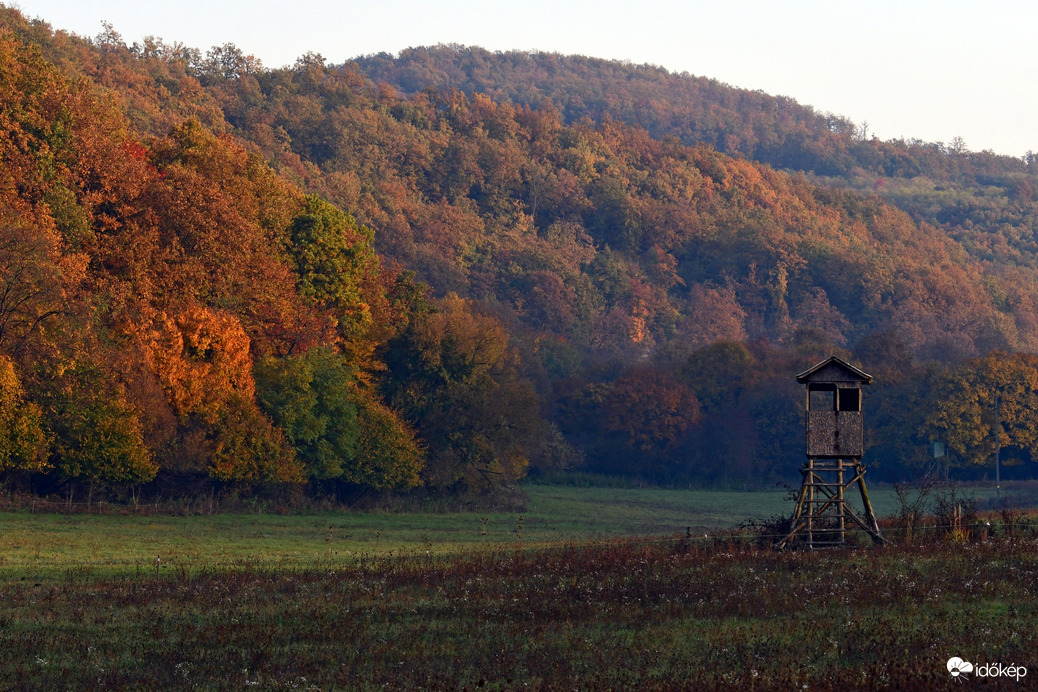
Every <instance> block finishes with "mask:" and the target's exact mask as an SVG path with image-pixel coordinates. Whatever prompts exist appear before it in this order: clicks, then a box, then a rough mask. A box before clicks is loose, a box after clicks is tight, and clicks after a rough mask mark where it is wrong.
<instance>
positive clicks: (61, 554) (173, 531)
mask: <svg viewBox="0 0 1038 692" xmlns="http://www.w3.org/2000/svg"><path fill="white" fill-rule="evenodd" d="M525 491H526V493H527V495H528V496H529V502H528V506H527V509H526V510H525V511H523V512H522V513H520V512H509V513H491V512H457V513H389V512H340V513H327V514H316V515H313V514H311V515H273V514H215V515H204V516H186V517H181V516H162V515H158V516H119V515H110V514H102V515H97V514H70V515H61V514H30V513H28V512H17V513H5V514H0V527H2V529H0V580H2V579H5V578H6V579H11V578H22V577H25V578H31V579H34V580H38V579H44V578H53V577H60V576H62V575H64V574H65V573H67V572H70V571H72V572H74V573H75V574H77V575H81V576H82V575H88V574H94V575H98V576H108V575H115V574H128V573H131V574H139V573H141V572H147V573H154V572H155V570H156V566H157V567H158V571H159V573H160V574H161V573H162V572H163V571H167V572H168V571H184V570H188V571H198V570H202V569H210V570H211V569H217V570H218V569H221V568H230V567H242V566H248V567H255V568H265V569H301V568H309V567H314V566H317V565H321V566H326V565H330V566H335V565H339V564H347V563H349V562H351V561H356V560H360V559H362V558H371V557H387V556H390V555H396V556H401V555H403V556H407V555H420V556H424V555H426V553H428V554H430V555H437V554H444V553H450V552H453V551H455V550H457V549H458V548H483V547H487V548H497V547H501V546H513V545H519V544H520V543H521V544H522V545H524V546H526V547H532V546H539V545H546V544H554V543H566V542H584V541H588V540H596V539H605V538H617V537H624V536H674V535H685V533H686V532H687V531H689V530H690V529H691V533H692V534H693V535H694V536H697V537H702V536H703V535H705V534H713V533H715V532H717V531H718V530H724V529H731V528H732V527H735V526H738V525H739V524H740V523H741V522H744V521H746V520H749V519H762V518H768V517H772V516H775V515H786V514H789V513H790V512H791V511H792V505H791V503H790V502H789V501H787V500H786V494H785V493H783V492H780V491H761V492H724V491H708V490H662V489H628V488H574V487H559V486H542V485H529V486H527V487H526V488H525ZM974 492H975V493H976V494H977V496H978V497H981V498H983V497H985V496H986V494H987V493H989V492H990V491H988V490H977V491H974ZM871 499H872V502H873V504H874V506H875V509H876V512H877V514H878V515H880V516H885V515H889V514H893V513H895V511H896V509H897V505H896V503H895V501H894V497H893V494H892V493H891V491H889V490H882V489H879V490H874V491H873V492H872V493H871ZM520 517H522V530H521V533H520ZM484 519H486V523H485V524H484ZM157 558H158V561H157V560H156V559H157Z"/></svg>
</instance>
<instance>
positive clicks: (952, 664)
mask: <svg viewBox="0 0 1038 692" xmlns="http://www.w3.org/2000/svg"><path fill="white" fill-rule="evenodd" d="M948 672H949V673H951V674H952V677H953V678H957V677H959V676H960V675H963V676H965V675H966V674H968V673H972V672H973V664H972V663H970V662H969V661H963V660H962V659H961V658H959V657H958V656H952V657H951V658H949V659H948Z"/></svg>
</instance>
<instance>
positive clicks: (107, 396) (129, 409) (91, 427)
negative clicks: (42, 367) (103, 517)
mask: <svg viewBox="0 0 1038 692" xmlns="http://www.w3.org/2000/svg"><path fill="white" fill-rule="evenodd" d="M43 399H44V407H43V408H44V412H45V420H46V425H47V427H48V429H49V432H50V433H51V435H52V436H53V444H52V446H51V453H52V458H53V464H54V466H55V467H56V468H57V470H58V472H59V473H60V474H61V475H62V476H63V477H65V478H69V479H72V478H81V479H85V480H89V481H98V482H102V483H136V482H141V481H144V482H146V481H150V480H151V479H153V478H154V477H155V473H156V472H157V471H158V465H157V464H156V463H155V460H154V458H153V457H152V454H151V452H150V451H149V450H148V448H147V447H146V446H145V444H144V435H143V431H142V426H141V423H140V420H139V418H138V416H137V411H136V410H135V409H134V408H133V406H131V405H130V404H129V403H127V401H126V399H125V397H124V396H123V392H122V391H121V389H120V388H119V387H118V386H117V385H115V384H114V382H113V381H112V380H111V378H110V377H109V375H108V373H105V372H104V371H103V370H102V369H101V368H99V367H97V366H95V365H92V364H90V363H88V362H83V363H79V364H77V365H76V366H75V367H73V368H72V369H70V370H68V371H66V372H65V373H64V374H63V375H62V376H61V377H60V378H58V379H57V380H56V381H54V382H52V383H51V385H50V386H49V387H48V391H47V392H46V393H45V394H44V396H43Z"/></svg>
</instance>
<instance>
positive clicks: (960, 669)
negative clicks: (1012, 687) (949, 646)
mask: <svg viewBox="0 0 1038 692" xmlns="http://www.w3.org/2000/svg"><path fill="white" fill-rule="evenodd" d="M948 672H949V673H951V676H952V677H953V678H955V679H956V680H964V679H967V678H968V677H969V674H970V673H973V675H975V676H976V677H978V678H1001V677H1005V678H1016V681H1017V682H1020V679H1021V678H1023V677H1025V676H1026V675H1027V668H1025V667H1024V666H1018V665H1009V666H1004V665H1002V664H1001V663H978V664H977V665H973V664H972V663H970V662H969V661H964V660H962V659H961V658H959V657H958V656H952V657H951V658H949V659H948Z"/></svg>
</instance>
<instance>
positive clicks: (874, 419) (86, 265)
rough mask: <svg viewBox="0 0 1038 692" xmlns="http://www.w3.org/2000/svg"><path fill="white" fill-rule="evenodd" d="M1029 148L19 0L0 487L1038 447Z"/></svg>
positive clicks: (911, 461) (728, 473)
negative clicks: (849, 410) (280, 45)
mask: <svg viewBox="0 0 1038 692" xmlns="http://www.w3.org/2000/svg"><path fill="white" fill-rule="evenodd" d="M1036 353H1038V159H1035V158H1034V157H1032V156H1031V155H1030V154H1028V155H1027V156H1025V157H1023V158H1013V157H1008V156H1000V155H996V154H994V153H992V152H972V151H970V150H969V149H968V148H966V147H965V145H964V143H962V142H953V143H950V144H945V143H928V142H921V141H916V140H898V141H886V142H883V141H879V140H878V139H875V138H870V136H869V135H868V133H867V131H866V130H865V129H864V128H862V127H861V126H857V125H855V124H854V123H851V122H849V121H848V120H846V119H845V118H841V117H839V116H835V115H832V114H828V113H820V112H817V111H815V110H814V109H812V108H811V107H808V106H803V105H800V104H797V103H796V102H795V101H792V100H791V99H788V98H783V97H773V96H769V95H766V94H763V93H760V92H749V91H744V90H740V89H737V88H734V87H731V86H728V85H725V84H721V83H718V82H716V81H713V80H709V79H706V78H702V77H695V76H692V75H687V74H673V73H669V72H667V71H666V70H663V69H662V68H657V67H653V66H645V65H641V66H638V65H629V64H622V63H616V62H610V61H603V60H595V59H591V58H585V57H578V56H561V55H555V54H541V53H518V52H517V53H491V52H487V51H483V50H481V49H478V48H467V47H461V46H437V47H430V48H416V49H412V50H409V51H405V52H403V53H402V54H400V55H399V56H390V55H387V54H380V55H372V56H359V57H358V58H357V59H356V60H355V61H353V62H350V63H347V64H340V65H336V64H331V63H329V62H328V61H326V60H325V58H323V57H322V56H320V55H315V54H307V55H304V56H301V57H300V58H299V59H298V60H297V61H296V63H295V64H294V65H293V66H291V67H285V68H278V69H268V68H266V67H264V66H263V65H262V64H260V62H259V61H258V60H256V59H255V58H253V57H251V56H249V55H245V54H243V53H242V52H241V51H240V50H238V49H237V48H236V47H235V46H233V45H231V44H227V45H224V46H218V47H214V48H212V49H210V50H207V51H206V50H200V49H197V48H192V47H186V46H183V45H179V44H176V45H168V44H166V43H163V42H162V41H160V40H158V39H154V38H151V37H148V38H143V39H138V40H136V41H134V40H129V39H124V38H123V37H122V36H121V35H119V34H118V32H117V31H116V30H115V28H112V27H107V28H106V29H105V31H103V32H102V33H101V34H99V35H98V36H96V37H93V38H90V39H86V38H81V37H76V36H71V35H68V34H65V33H63V32H56V31H54V30H53V29H52V28H51V27H50V26H49V25H47V24H46V23H44V22H42V21H39V20H33V21H30V20H28V19H27V18H26V17H24V16H23V15H22V14H21V13H20V12H19V11H17V10H15V9H11V8H8V7H4V6H0V474H2V480H3V481H4V482H5V483H6V484H8V485H9V486H10V487H16V488H19V489H21V490H25V491H27V492H37V493H43V494H66V493H68V492H70V491H72V490H75V491H76V492H82V489H84V488H87V487H89V488H90V492H91V493H108V494H109V495H110V496H112V497H124V496H125V494H126V493H128V492H133V493H137V492H144V493H151V494H165V495H167V496H168V495H171V494H173V495H175V494H181V495H198V494H209V493H213V492H231V491H233V492H235V493H238V494H249V493H275V492H276V493H281V494H282V495H283V496H286V493H287V496H291V495H292V494H293V493H295V494H296V495H308V496H319V497H334V498H337V499H338V500H340V501H346V502H350V501H353V500H354V499H355V498H358V497H360V496H362V495H365V494H370V493H387V492H404V491H406V492H409V493H411V494H413V495H415V496H418V497H433V496H440V495H451V496H465V497H472V498H475V497H480V496H484V495H492V494H493V493H494V492H497V491H500V489H508V488H512V487H514V486H515V484H516V483H517V482H518V481H519V480H520V479H523V478H525V477H528V476H546V477H552V478H559V477H564V476H565V475H566V474H574V473H594V474H602V475H608V476H614V477H618V478H623V479H628V480H631V481H648V482H652V483H658V484H664V485H681V486H689V485H694V486H698V487H715V486H725V487H733V486H739V487H763V486H773V485H774V484H775V483H776V482H778V481H781V480H784V479H790V478H792V477H794V476H795V475H796V469H797V467H798V465H799V463H800V459H801V457H802V454H803V429H802V423H801V409H802V406H803V403H802V397H803V395H802V392H801V391H800V388H799V386H798V385H797V384H796V382H795V381H794V376H795V375H796V374H797V373H798V372H800V371H802V370H804V369H806V368H808V367H810V366H811V365H813V364H815V363H817V362H818V361H820V360H821V359H823V358H825V357H827V356H829V355H832V354H836V355H840V356H842V357H844V358H847V359H849V360H851V361H853V362H854V363H855V364H857V365H859V366H860V367H861V368H862V369H864V370H866V371H868V372H870V373H871V374H872V375H874V377H875V384H874V385H873V386H872V387H871V388H870V389H869V390H868V391H867V393H866V399H865V410H866V429H867V433H866V434H867V445H868V450H867V452H866V459H867V462H868V463H869V464H870V468H871V469H872V470H871V471H870V473H875V474H877V475H878V477H879V478H881V479H888V480H894V479H899V478H910V477H914V476H917V475H919V474H920V473H923V472H924V471H925V470H926V469H927V467H928V464H929V463H930V462H931V457H930V449H931V447H930V444H931V442H933V441H941V442H944V443H946V445H947V449H948V452H949V454H948V457H946V458H945V459H943V460H942V461H941V463H942V464H945V463H946V464H947V466H948V467H949V468H948V469H947V471H948V472H949V473H950V474H951V475H953V476H958V477H962V478H971V479H976V478H981V477H983V476H984V474H986V473H990V472H991V468H992V458H991V452H992V447H993V444H994V443H993V437H992V429H993V424H994V417H993V410H992V406H993V403H994V399H995V397H996V396H998V397H999V398H1000V402H1001V403H1000V406H1001V408H1000V419H999V422H1000V428H999V435H1000V444H1001V445H1002V447H1003V453H1002V454H1003V463H1004V464H1005V468H1004V469H1003V474H1004V476H1005V475H1006V474H1008V475H1009V476H1013V475H1016V476H1018V477H1033V476H1034V474H1035V461H1036V460H1038V355H1035V354H1036Z"/></svg>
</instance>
